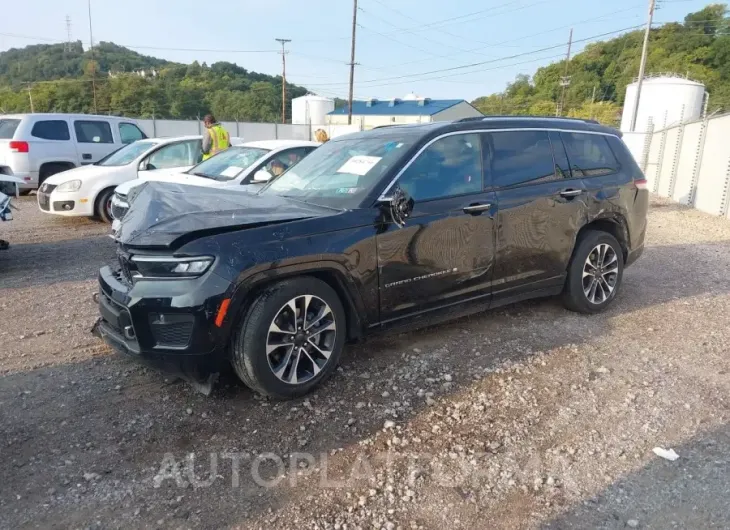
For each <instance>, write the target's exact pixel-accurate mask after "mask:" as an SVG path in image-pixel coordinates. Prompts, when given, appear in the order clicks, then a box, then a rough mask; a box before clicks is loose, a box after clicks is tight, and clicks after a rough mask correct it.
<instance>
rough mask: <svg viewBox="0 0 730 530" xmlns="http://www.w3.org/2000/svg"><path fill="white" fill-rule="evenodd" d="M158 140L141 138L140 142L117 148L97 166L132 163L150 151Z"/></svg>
mask: <svg viewBox="0 0 730 530" xmlns="http://www.w3.org/2000/svg"><path fill="white" fill-rule="evenodd" d="M157 144H158V142H152V141H149V140H140V141H138V142H134V143H131V144H129V145H125V146H124V147H122V148H121V149H117V150H116V151H114V152H113V153H109V154H108V155H107V156H105V157H104V158H102V159H101V160H99V161H98V162H97V163H96V165H97V166H126V165H127V164H131V163H132V162H134V160H135V159H136V158H137V157H138V156H140V155H142V154H144V153H145V152H146V151H149V150H150V149H151V148H152V147H154V146H156V145H157Z"/></svg>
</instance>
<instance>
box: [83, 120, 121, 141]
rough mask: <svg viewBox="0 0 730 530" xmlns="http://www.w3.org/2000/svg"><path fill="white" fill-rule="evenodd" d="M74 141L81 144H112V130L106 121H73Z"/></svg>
mask: <svg viewBox="0 0 730 530" xmlns="http://www.w3.org/2000/svg"><path fill="white" fill-rule="evenodd" d="M74 130H75V131H76V140H78V142H79V143H82V144H113V143H114V137H113V136H112V128H111V126H110V125H109V122H106V121H91V120H89V121H81V120H79V121H75V122H74Z"/></svg>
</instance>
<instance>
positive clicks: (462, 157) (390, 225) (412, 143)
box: [96, 117, 648, 398]
mask: <svg viewBox="0 0 730 530" xmlns="http://www.w3.org/2000/svg"><path fill="white" fill-rule="evenodd" d="M190 195H191V191H190V187H188V186H184V185H172V184H162V183H148V184H147V186H146V187H145V188H144V189H143V190H141V191H140V193H139V194H138V195H137V197H136V199H135V201H134V202H133V203H132V205H131V208H130V210H129V212H128V213H127V215H126V217H125V218H124V220H123V222H122V223H121V226H120V227H119V231H118V232H117V234H116V239H117V242H118V261H119V264H118V266H117V267H104V268H102V269H101V271H100V275H99V293H98V301H99V309H100V313H101V318H100V320H99V321H98V325H97V327H96V330H97V331H98V332H99V333H100V334H101V335H102V336H103V337H104V338H105V339H106V340H107V341H108V342H109V343H110V344H111V345H112V346H114V347H115V348H117V349H119V350H121V351H126V352H130V353H132V354H134V356H135V357H138V358H146V359H150V360H158V361H159V360H161V359H164V360H165V361H166V362H167V363H168V364H169V365H174V366H175V367H176V370H178V371H180V372H182V373H185V374H187V377H188V378H190V379H192V380H194V381H196V382H197V383H198V384H203V385H204V387H205V388H207V387H208V386H209V383H210V381H211V379H210V374H212V373H214V372H216V371H218V370H220V368H221V365H222V363H224V362H230V363H231V364H232V365H233V368H234V369H235V371H236V373H237V374H238V376H239V377H240V378H241V379H242V380H243V381H244V383H246V384H247V385H248V386H250V387H251V388H253V389H254V390H256V391H258V392H261V393H263V394H266V395H269V396H273V397H275V398H290V397H293V396H299V395H302V394H305V393H307V392H309V391H311V390H312V389H313V388H314V387H315V386H316V385H317V384H319V383H320V382H322V381H323V380H325V379H326V378H327V377H328V376H329V375H330V374H332V373H333V371H334V370H335V367H336V366H337V364H338V362H339V360H340V356H341V354H342V351H343V348H344V345H345V343H346V342H347V341H350V340H355V339H359V338H360V337H362V336H364V335H367V334H369V333H372V332H374V331H376V330H382V329H388V328H392V327H398V326H400V325H406V324H413V323H416V324H419V325H424V324H429V323H434V322H437V321H438V320H440V319H443V318H445V317H448V318H450V317H455V316H462V315H466V314H469V313H472V312H475V311H482V310H485V309H487V308H490V307H492V308H493V307H497V306H501V305H504V304H508V303H512V302H515V301H519V300H525V299H528V298H533V297H538V296H539V297H542V296H549V295H562V297H563V301H564V303H565V305H566V306H567V307H568V308H569V309H571V310H573V311H578V312H581V313H596V312H599V311H602V310H604V309H606V308H607V307H608V306H609V305H610V304H611V303H612V302H613V301H614V300H615V298H616V294H617V293H618V292H619V289H620V287H621V279H622V275H623V273H624V268H625V267H627V266H629V265H631V264H632V263H634V261H635V260H636V259H637V258H639V256H640V255H641V254H642V251H643V248H644V236H645V231H646V223H647V220H646V218H647V209H648V191H647V189H646V181H645V180H644V176H643V175H642V173H641V170H640V169H639V167H638V166H637V164H636V162H635V161H634V159H633V158H632V156H631V154H630V153H629V151H628V149H627V148H626V146H625V145H624V143H623V142H622V140H621V133H619V132H617V131H615V130H613V129H610V128H607V127H603V126H600V125H598V124H596V123H593V122H587V121H582V120H571V119H550V118H516V117H515V118H496V117H495V118H484V119H480V120H462V121H458V122H453V123H433V124H422V125H411V126H392V127H384V128H381V129H375V130H372V131H367V132H361V133H355V134H352V135H348V136H343V137H339V138H334V139H332V140H330V141H329V142H327V143H326V144H324V145H322V146H321V147H319V148H318V149H317V150H315V151H314V152H313V153H312V154H311V155H309V156H308V157H307V158H305V159H304V160H302V162H301V163H300V164H298V165H297V166H296V167H294V168H293V169H292V170H290V171H288V172H286V173H284V174H283V175H282V176H280V177H279V178H276V179H273V180H271V182H270V183H269V184H268V185H267V186H265V187H264V188H263V189H262V190H260V191H259V192H258V193H257V194H250V193H240V192H238V193H237V192H235V191H233V190H231V189H225V190H222V189H215V188H195V200H194V201H191V200H190V199H189V197H190ZM525 325H528V323H526V324H525Z"/></svg>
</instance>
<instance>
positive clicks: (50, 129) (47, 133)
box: [30, 120, 71, 140]
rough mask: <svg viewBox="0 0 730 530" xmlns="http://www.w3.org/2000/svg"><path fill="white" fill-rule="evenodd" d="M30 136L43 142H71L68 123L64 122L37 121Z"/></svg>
mask: <svg viewBox="0 0 730 530" xmlns="http://www.w3.org/2000/svg"><path fill="white" fill-rule="evenodd" d="M30 135H31V136H33V137H35V138H41V139H43V140H70V139H71V133H70V132H69V130H68V123H67V122H66V121H64V120H43V121H37V122H36V123H35V125H33V129H32V130H31V131H30Z"/></svg>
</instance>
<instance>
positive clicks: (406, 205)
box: [380, 186, 415, 228]
mask: <svg viewBox="0 0 730 530" xmlns="http://www.w3.org/2000/svg"><path fill="white" fill-rule="evenodd" d="M380 202H381V203H382V204H384V205H386V206H387V207H388V211H389V213H390V218H391V219H392V220H393V222H394V223H395V224H396V225H398V226H399V227H400V228H403V227H404V226H405V224H406V220H407V219H408V218H409V217H410V216H411V213H412V212H413V206H414V204H415V202H414V201H413V199H412V198H411V197H410V195H408V193H406V192H405V191H403V189H402V188H400V187H398V186H396V187H395V188H394V189H393V192H392V193H391V195H390V196H388V197H383V198H381V199H380Z"/></svg>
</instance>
